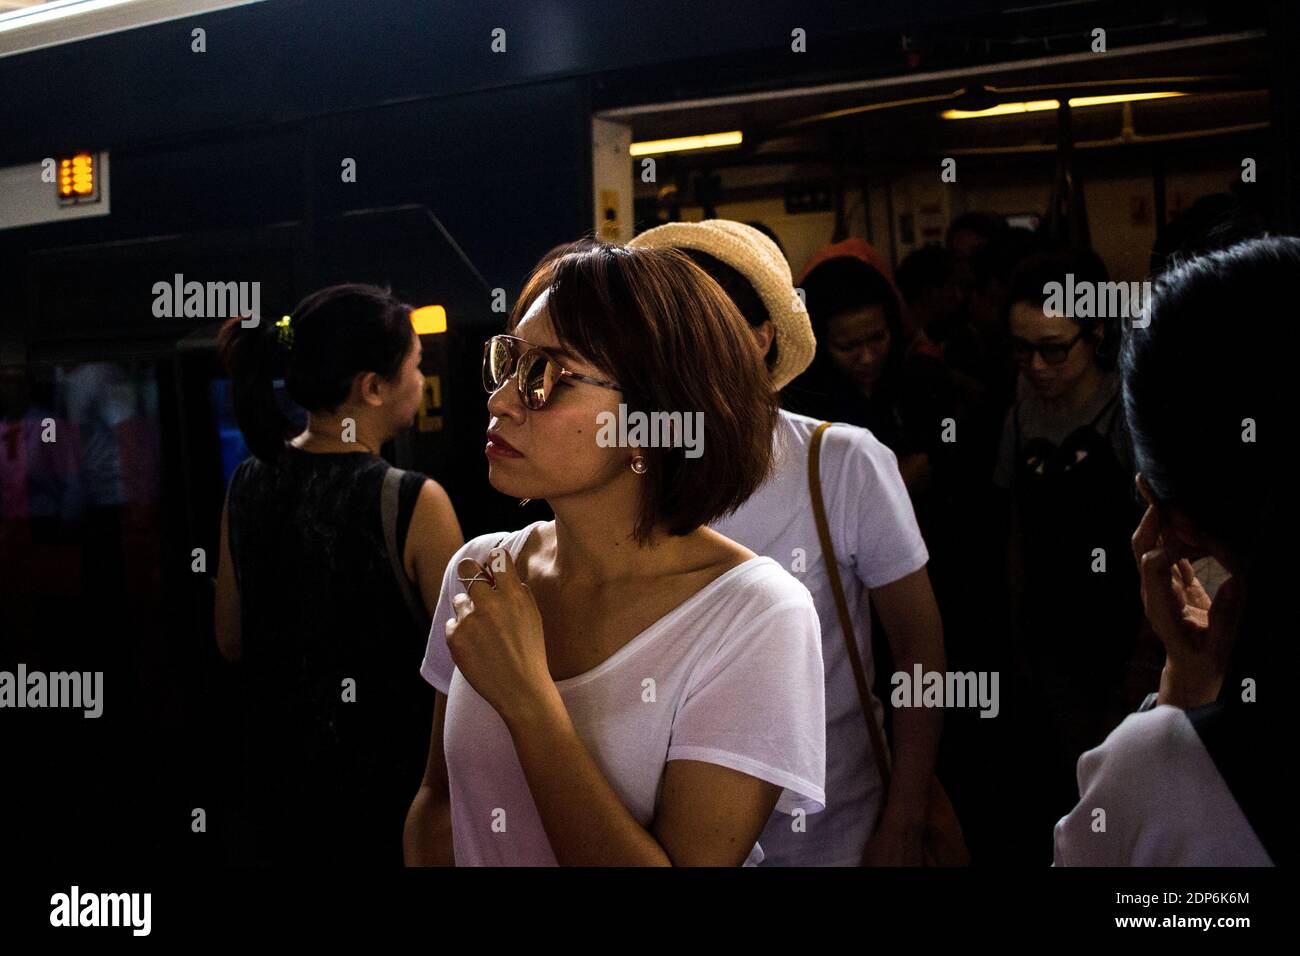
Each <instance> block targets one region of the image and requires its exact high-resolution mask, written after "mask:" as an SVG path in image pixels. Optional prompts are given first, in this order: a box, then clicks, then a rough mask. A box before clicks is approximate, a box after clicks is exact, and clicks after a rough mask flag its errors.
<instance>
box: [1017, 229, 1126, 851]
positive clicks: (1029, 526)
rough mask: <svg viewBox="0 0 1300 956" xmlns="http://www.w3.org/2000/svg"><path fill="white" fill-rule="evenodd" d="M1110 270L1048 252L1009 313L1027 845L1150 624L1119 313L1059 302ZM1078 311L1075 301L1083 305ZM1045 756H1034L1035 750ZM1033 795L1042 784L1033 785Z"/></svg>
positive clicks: (1109, 707)
mask: <svg viewBox="0 0 1300 956" xmlns="http://www.w3.org/2000/svg"><path fill="white" fill-rule="evenodd" d="M1069 274H1072V275H1073V276H1074V280H1073V281H1074V285H1075V287H1076V288H1082V287H1083V283H1085V282H1090V283H1101V282H1104V281H1106V278H1107V276H1106V270H1105V266H1104V265H1103V264H1102V262H1101V260H1100V259H1099V258H1097V256H1095V255H1094V254H1091V253H1074V252H1063V253H1050V254H1040V255H1037V256H1034V257H1031V258H1029V259H1027V260H1025V261H1024V262H1023V263H1021V265H1020V266H1019V267H1018V268H1017V270H1016V271H1015V273H1014V274H1013V275H1012V278H1011V283H1010V294H1009V314H1008V324H1009V331H1010V341H1011V348H1012V355H1013V357H1014V358H1015V360H1016V363H1017V365H1018V367H1019V369H1020V373H1021V375H1022V376H1023V380H1024V383H1025V391H1024V395H1023V397H1022V398H1021V399H1020V401H1018V402H1017V403H1016V404H1015V405H1014V406H1013V407H1012V408H1011V409H1010V410H1009V411H1008V413H1007V416H1006V420H1005V423H1004V426H1003V432H1002V441H1001V445H1000V448H999V452H998V459H997V463H996V466H995V471H994V475H993V481H994V484H995V485H997V486H998V487H999V488H1002V489H1004V491H1005V492H1007V493H1008V494H1007V499H1008V504H1009V514H1010V521H1009V547H1008V555H1009V565H1008V576H1009V582H1010V596H1011V603H1012V646H1011V648H1010V651H1011V655H1012V656H1011V663H1012V667H1013V673H1014V674H1016V675H1017V676H1018V677H1019V678H1020V680H1019V681H1018V682H1016V683H1014V684H1013V685H1012V686H1011V687H1010V688H1009V690H1010V691H1011V695H1010V696H1009V700H1008V704H1009V707H1008V716H1009V718H1010V721H1011V722H1012V724H1013V726H1014V727H1015V729H1016V730H1018V731H1024V733H1025V734H1026V735H1027V737H1026V739H1024V740H1021V741H1020V742H1019V744H1018V745H1015V746H1013V747H1012V748H1011V752H1012V753H1014V754H1017V755H1018V756H1016V757H1015V758H1013V759H1014V760H1015V761H1016V765H1017V766H1018V767H1020V768H1021V770H1022V771H1023V772H1024V773H1025V774H1026V775H1027V779H1026V780H1025V782H1024V785H1023V786H1022V787H1019V788H1018V790H1019V792H1021V793H1022V794H1024V795H1025V800H1026V802H1027V803H1028V805H1029V806H1028V809H1027V810H1026V814H1027V815H1025V814H1021V815H1018V819H1019V820H1020V821H1021V824H1022V825H1023V827H1024V829H1023V830H1022V831H1021V833H1022V834H1023V837H1024V839H1025V841H1026V846H1032V847H1033V849H1032V850H1028V851H1027V852H1030V853H1032V854H1033V858H1034V859H1041V855H1042V854H1041V849H1039V848H1040V847H1041V833H1042V828H1041V824H1042V823H1043V821H1044V820H1045V819H1047V818H1051V819H1056V818H1058V817H1059V815H1060V814H1061V813H1063V812H1064V809H1065V808H1068V807H1069V805H1070V804H1071V803H1072V802H1073V794H1074V765H1075V762H1076V761H1077V760H1078V757H1079V754H1081V753H1082V752H1083V751H1084V750H1086V749H1088V748H1090V747H1094V746H1096V745H1097V744H1098V743H1100V742H1101V740H1102V738H1103V737H1105V735H1106V734H1107V732H1108V731H1109V730H1110V729H1111V728H1112V727H1114V726H1115V724H1116V723H1118V721H1119V719H1120V717H1121V716H1122V714H1123V712H1124V709H1125V708H1124V703H1123V700H1122V690H1123V681H1124V669H1125V666H1126V664H1127V663H1128V661H1129V660H1130V659H1131V657H1132V655H1133V651H1134V647H1135V644H1136V641H1137V637H1138V632H1139V628H1140V624H1141V605H1140V602H1139V601H1138V597H1137V593H1138V592H1137V569H1136V567H1135V566H1134V564H1133V557H1132V554H1131V552H1130V549H1129V545H1128V543H1129V537H1130V536H1131V535H1132V529H1133V525H1134V523H1135V521H1136V519H1137V515H1138V512H1139V509H1138V507H1137V502H1136V500H1135V497H1134V494H1133V454H1132V451H1131V449H1130V443H1129V438H1128V432H1127V430H1126V428H1125V425H1124V415H1123V409H1122V407H1121V403H1120V397H1119V380H1118V377H1117V376H1116V375H1115V373H1114V371H1113V369H1114V367H1115V362H1114V355H1115V347H1114V346H1115V345H1116V344H1117V342H1118V337H1117V334H1116V331H1117V329H1118V325H1119V322H1120V321H1121V318H1120V317H1107V318H1095V317H1094V318H1086V317H1069V316H1066V315H1059V314H1056V311H1057V310H1056V309H1055V308H1054V307H1052V308H1048V291H1047V289H1048V288H1049V284H1050V283H1057V282H1059V283H1061V284H1062V286H1065V285H1066V284H1067V279H1066V277H1067V275H1069ZM1071 311H1072V310H1071ZM1024 753H1030V754H1033V755H1034V757H1033V759H1032V760H1031V761H1029V762H1028V763H1027V762H1026V761H1025V760H1024V757H1023V754H1024ZM1031 794H1032V796H1031Z"/></svg>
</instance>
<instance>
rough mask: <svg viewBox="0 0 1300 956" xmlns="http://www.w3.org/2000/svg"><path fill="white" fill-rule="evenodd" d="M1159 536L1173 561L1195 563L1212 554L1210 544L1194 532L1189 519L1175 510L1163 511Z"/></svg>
mask: <svg viewBox="0 0 1300 956" xmlns="http://www.w3.org/2000/svg"><path fill="white" fill-rule="evenodd" d="M1161 535H1162V537H1163V538H1164V542H1165V550H1166V551H1167V552H1169V554H1170V556H1171V557H1172V558H1173V559H1174V560H1175V561H1179V560H1181V559H1183V558H1186V559H1187V560H1189V561H1196V560H1198V559H1200V558H1203V557H1205V556H1206V555H1208V554H1210V553H1212V549H1211V547H1210V542H1208V541H1207V540H1206V539H1205V538H1204V537H1203V536H1202V535H1201V533H1200V532H1198V531H1197V530H1196V526H1195V525H1193V524H1192V522H1191V519H1190V518H1188V517H1187V515H1185V514H1183V513H1182V512H1181V511H1179V510H1178V509H1177V508H1172V507H1167V508H1165V509H1164V513H1163V517H1162V520H1161Z"/></svg>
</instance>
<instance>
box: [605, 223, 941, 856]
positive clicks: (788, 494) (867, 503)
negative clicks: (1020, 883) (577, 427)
mask: <svg viewBox="0 0 1300 956" xmlns="http://www.w3.org/2000/svg"><path fill="white" fill-rule="evenodd" d="M628 245H630V246H649V247H670V248H675V249H678V250H680V251H682V252H683V253H685V254H686V255H687V256H689V257H690V258H692V259H693V260H694V261H695V262H696V264H697V265H699V266H701V268H703V269H704V270H705V271H706V272H708V273H709V274H710V275H711V276H712V277H713V278H714V279H715V280H716V281H717V282H718V284H719V285H720V286H722V288H723V289H724V291H726V292H727V293H728V294H729V295H730V296H731V298H732V300H733V301H734V302H735V304H736V305H737V307H738V308H739V309H740V311H741V313H742V314H743V315H744V316H745V318H746V320H747V321H748V322H749V324H750V327H751V331H752V332H753V336H754V341H755V345H756V348H757V350H758V352H759V354H760V355H761V356H763V358H764V361H765V362H766V364H767V368H768V373H769V378H770V380H771V387H772V390H773V391H776V392H779V391H780V390H781V389H782V388H784V387H785V385H787V384H788V383H789V382H790V381H791V380H792V379H794V378H795V377H796V376H798V375H799V374H800V373H801V372H803V371H804V370H805V369H806V368H807V367H808V365H809V363H810V362H811V361H812V359H813V355H814V353H815V351H816V341H815V339H814V337H813V331H812V326H811V324H810V322H809V319H808V312H807V310H806V309H805V308H804V305H803V302H802V300H801V298H800V297H799V296H798V295H797V294H796V292H795V289H794V283H793V280H792V278H791V273H790V266H789V263H787V262H786V260H785V256H784V255H783V254H782V253H781V251H780V249H779V248H778V247H777V246H776V244H775V243H774V242H772V240H771V239H769V238H768V237H767V236H765V235H763V234H762V233H761V232H759V231H758V230H757V229H755V228H753V227H752V226H747V225H745V224H743V223H739V222H732V221H729V220H724V219H710V220H706V221H704V222H698V223H686V222H673V223H668V224H666V225H662V226H658V227H656V228H653V229H650V230H648V231H646V232H643V233H642V234H641V235H639V236H637V237H636V238H634V239H633V240H632V241H631V242H630V243H629V244H628ZM814 441H820V449H819V454H818V457H817V462H818V466H819V476H818V477H819V483H818V484H819V487H820V488H821V489H822V490H823V499H824V511H825V515H826V519H827V522H826V523H827V525H828V526H829V533H830V540H831V545H832V550H833V552H834V556H833V559H832V560H833V562H834V564H835V567H836V571H837V572H838V577H839V580H840V582H841V584H842V585H843V592H844V596H845V603H846V604H847V609H848V616H849V619H850V621H851V625H852V632H853V634H852V636H853V641H852V644H853V645H854V646H856V649H857V656H858V657H859V659H860V660H859V661H858V662H855V661H853V660H852V659H851V656H850V650H849V644H848V643H846V641H845V629H844V627H843V626H842V625H841V623H840V622H841V619H842V618H841V616H840V614H839V612H838V608H837V600H836V597H835V594H834V587H833V584H832V580H831V576H830V574H829V573H828V567H829V564H830V563H831V562H829V561H827V560H825V559H824V558H823V553H824V551H825V550H826V549H824V548H823V547H821V546H820V540H821V539H820V536H819V532H818V527H817V522H816V516H815V514H814V506H813V500H812V495H811V493H810V488H811V485H810V482H809V458H810V456H809V452H810V448H811V447H812V445H813V443H814ZM773 453H774V464H773V468H772V472H771V474H770V476H769V477H768V479H767V481H766V482H765V484H764V485H763V486H762V487H760V488H759V490H758V491H757V492H756V493H755V494H754V495H753V496H752V497H751V498H750V499H749V500H748V501H746V502H745V503H744V504H743V505H742V506H741V507H740V508H739V509H738V510H737V511H735V512H734V513H733V514H731V515H728V516H726V517H724V518H721V519H719V520H717V521H714V522H713V523H712V525H711V527H713V528H714V530H716V531H719V532H721V533H722V534H724V535H726V536H727V537H729V538H731V539H732V540H734V541H737V542H739V543H740V544H743V545H744V546H745V547H747V548H749V549H750V550H752V551H753V552H755V553H756V554H761V555H766V556H768V557H771V558H773V559H775V560H776V561H778V562H780V563H781V564H782V565H783V566H784V567H786V569H787V570H789V571H790V572H791V573H792V574H793V575H794V576H795V577H796V578H797V579H798V580H800V581H801V582H802V583H803V584H804V585H805V586H806V587H807V588H808V590H809V592H810V593H811V594H812V596H813V601H814V604H815V606H816V609H817V614H818V617H819V619H820V621H821V631H822V656H823V662H824V673H825V679H826V788H825V792H826V809H825V810H824V811H823V812H822V813H820V814H817V815H815V816H808V817H805V818H800V817H797V816H796V817H793V818H792V817H790V816H788V815H785V814H780V813H774V814H773V815H772V817H771V818H770V819H769V821H768V824H767V826H766V827H765V829H764V831H763V835H762V845H763V849H764V852H765V854H766V857H765V859H764V861H763V865H777V866H781V865H787V866H789V865H794V866H801V865H802V866H820V865H825V866H858V865H862V864H866V865H908V864H920V863H921V862H922V833H923V826H924V823H925V817H926V803H927V798H928V795H929V792H930V787H931V779H932V777H933V773H934V764H935V759H936V756H937V752H938V746H939V732H940V727H941V723H942V714H941V712H940V711H939V710H938V709H934V708H901V709H899V710H898V711H896V713H895V715H894V731H895V735H894V741H895V745H894V766H893V772H892V774H891V775H890V780H889V783H888V786H886V785H885V783H884V779H883V776H882V773H881V770H880V769H878V767H879V761H878V760H877V757H878V756H881V755H878V754H877V753H875V752H874V743H873V741H878V740H880V739H882V735H881V734H879V733H876V732H875V731H873V730H872V729H871V728H869V727H868V725H867V722H866V721H864V719H863V717H864V711H863V703H862V702H863V699H864V696H863V695H862V692H861V690H860V689H859V687H858V686H857V683H858V681H857V679H856V675H855V670H856V671H858V673H861V672H862V671H865V676H866V680H867V682H868V684H870V682H872V681H873V680H874V667H873V666H872V656H871V610H870V609H871V606H873V605H874V606H875V608H876V611H877V613H878V614H879V616H880V620H881V622H882V623H883V625H884V628H885V632H886V636H887V637H888V639H889V642H890V646H891V648H892V650H893V656H894V661H895V666H896V669H897V670H898V671H899V672H904V673H907V674H911V673H912V670H913V667H914V666H917V665H919V666H920V668H921V670H922V671H923V672H925V673H931V672H943V671H944V669H945V667H946V662H945V659H944V650H943V625H942V622H941V620H940V616H939V609H938V607H937V605H936V603H935V599H934V594H933V591H932V590H931V587H930V580H929V576H928V573H927V571H926V564H927V562H928V560H929V552H928V551H927V549H926V545H925V542H924V540H922V537H921V533H920V530H919V529H918V527H917V523H916V517H915V515H914V513H913V511H912V504H911V501H910V499H909V497H908V493H907V489H906V487H905V486H904V484H903V479H902V477H901V475H900V474H899V470H898V462H897V459H896V458H895V456H894V453H893V452H891V451H890V450H889V449H888V448H887V447H885V446H884V445H883V444H881V443H880V442H879V441H877V440H876V438H875V437H874V436H873V435H872V434H871V432H869V431H867V430H866V429H864V428H858V427H856V426H853V425H844V424H838V423H837V424H834V425H832V426H831V427H829V428H827V429H825V430H824V432H822V430H820V429H819V422H818V421H817V420H816V419H814V418H808V417H806V416H803V415H796V414H793V413H790V412H788V411H785V410H784V409H782V410H781V411H780V414H779V418H778V421H777V426H776V429H775V431H774V434H773ZM858 663H860V664H861V667H857V666H855V665H856V664H858ZM865 700H866V701H868V702H869V703H868V705H867V707H868V709H869V711H870V713H869V715H868V719H869V720H871V721H874V722H875V725H876V730H878V729H879V728H880V727H881V726H882V722H883V716H884V711H883V708H882V707H881V705H880V703H879V702H878V700H876V699H874V695H870V694H869V693H868V694H866V695H865Z"/></svg>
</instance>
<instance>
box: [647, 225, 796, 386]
mask: <svg viewBox="0 0 1300 956" xmlns="http://www.w3.org/2000/svg"><path fill="white" fill-rule="evenodd" d="M628 245H629V246H640V247H645V248H654V249H666V248H671V249H696V250H698V251H700V252H707V253H708V254H709V255H711V256H713V257H714V258H715V259H717V260H719V261H720V262H725V263H726V264H727V265H729V266H731V268H733V269H735V270H736V271H737V272H739V273H740V274H741V275H743V276H744V277H745V278H746V279H748V280H749V284H750V285H752V286H753V287H754V291H755V292H757V293H758V297H759V299H760V300H762V302H763V305H764V307H765V308H766V309H767V315H768V318H770V319H771V320H772V328H773V329H774V330H775V331H776V364H775V365H774V366H773V367H772V372H771V379H772V390H773V391H780V390H781V389H782V388H784V387H785V386H786V385H787V384H789V383H790V381H791V380H793V379H794V378H795V376H797V375H798V374H799V373H800V372H802V371H803V370H804V369H806V368H807V367H808V365H809V364H810V363H811V362H812V360H813V353H814V352H816V351H817V341H816V340H815V339H814V338H813V331H812V324H811V323H810V322H809V321H808V310H807V309H806V308H804V304H803V300H802V299H800V298H799V296H798V295H796V294H795V291H794V279H793V278H792V277H791V275H790V263H788V262H786V261H785V256H783V255H782V254H781V250H780V249H779V248H777V245H776V243H775V242H773V241H772V240H771V239H769V238H768V237H767V236H765V235H763V234H762V233H761V232H759V231H758V230H757V229H755V228H754V227H753V226H747V225H745V224H744V223H743V222H733V221H731V220H730V219H706V220H704V221H703V222H670V223H667V224H665V225H662V226H656V227H655V228H654V229H647V230H646V231H645V232H643V233H641V235H639V236H637V237H636V238H635V239H633V240H632V241H631V242H629V243H628Z"/></svg>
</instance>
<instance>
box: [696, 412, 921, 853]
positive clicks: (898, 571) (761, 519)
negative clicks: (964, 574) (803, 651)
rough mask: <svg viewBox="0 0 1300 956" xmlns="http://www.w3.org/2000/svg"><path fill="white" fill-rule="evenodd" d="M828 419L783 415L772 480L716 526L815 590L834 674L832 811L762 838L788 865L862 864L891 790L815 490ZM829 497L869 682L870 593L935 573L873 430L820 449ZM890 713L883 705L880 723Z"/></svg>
mask: <svg viewBox="0 0 1300 956" xmlns="http://www.w3.org/2000/svg"><path fill="white" fill-rule="evenodd" d="M819 424H820V422H818V421H817V420H816V419H814V418H808V417H807V416H805V415H795V414H792V413H790V412H787V411H782V412H781V414H780V419H779V421H778V423H777V427H776V432H775V434H774V435H773V442H774V448H773V453H774V455H775V461H774V462H773V467H772V474H771V475H770V476H769V477H768V480H767V481H766V482H765V483H764V484H763V486H762V487H761V488H759V490H758V491H757V492H756V493H755V494H754V496H753V497H751V498H750V499H749V500H748V501H746V502H745V503H744V504H743V505H742V506H741V507H740V510H738V511H737V512H736V513H735V514H733V515H729V516H728V517H726V518H723V519H722V520H720V521H716V522H714V523H713V525H712V527H713V528H714V530H716V531H719V532H721V533H722V534H725V535H726V536H727V537H728V538H731V539H732V540H733V541H736V542H738V543H739V544H742V545H744V546H745V547H747V548H749V549H750V550H751V551H753V552H754V553H755V554H762V555H766V556H768V557H770V558H772V559H774V560H776V561H778V562H780V564H781V565H782V566H784V567H786V568H789V569H790V570H791V573H792V574H793V575H794V576H795V577H796V578H798V579H799V580H800V581H802V582H803V583H804V585H805V586H807V588H808V590H809V591H810V592H811V593H812V597H813V603H814V605H815V606H816V608H817V615H818V617H819V618H820V619H821V634H822V659H823V661H824V664H825V673H826V796H827V803H826V811H825V812H824V813H820V814H818V815H817V816H816V817H810V818H808V819H807V820H806V821H804V823H805V824H806V829H805V830H802V831H800V830H796V829H795V828H794V827H793V826H792V825H791V824H792V821H791V820H790V819H789V818H784V817H781V816H779V815H775V814H774V815H773V817H772V819H771V821H769V823H768V825H767V828H766V829H765V830H764V831H763V836H762V840H761V842H762V845H763V852H764V854H765V857H766V859H765V863H766V864H769V865H777V866H858V865H860V863H861V860H862V849H863V847H864V846H865V845H866V842H867V838H868V837H869V836H870V834H871V826H872V823H873V821H874V820H875V818H876V814H877V812H878V810H879V807H880V805H881V804H882V803H883V802H884V798H885V793H884V787H883V785H882V781H881V779H880V775H879V773H878V772H877V771H876V762H875V758H874V757H873V756H872V753H871V738H870V736H869V735H868V734H867V725H866V721H865V720H864V719H863V716H862V708H861V705H860V703H859V701H858V689H857V684H856V683H855V682H854V679H853V667H852V665H851V664H850V663H849V655H848V652H847V651H846V650H845V647H844V631H843V628H841V627H840V618H839V612H838V611H836V609H835V597H834V595H833V594H832V592H831V581H830V576H829V574H828V571H827V566H826V562H825V561H824V560H823V557H822V552H821V545H820V543H819V539H818V537H817V523H816V520H815V519H814V517H813V510H812V497H811V496H810V493H809V488H808V446H809V445H810V444H811V442H812V433H813V431H814V430H815V429H816V428H817V426H818V425H819ZM820 468H821V482H822V498H823V500H824V501H825V503H826V521H827V524H828V525H829V526H830V532H831V543H832V544H833V545H834V547H835V559H836V561H837V562H838V564H839V574H840V581H841V582H842V585H843V588H844V597H845V599H846V600H847V601H848V605H849V613H850V615H851V617H852V619H853V632H854V635H855V636H856V638H857V642H858V650H859V652H860V654H861V655H862V664H863V667H864V668H865V669H866V672H867V680H868V681H874V680H875V666H874V663H873V661H872V657H871V611H870V604H869V602H868V599H867V596H866V593H865V592H864V591H863V587H864V586H865V587H868V588H878V587H883V586H884V585H886V584H892V583H893V582H894V581H897V580H898V579H899V578H903V577H906V576H907V575H909V574H911V573H912V572H914V571H916V570H918V569H920V568H922V567H924V566H925V563H926V562H927V561H928V560H929V557H930V555H929V552H928V551H927V550H926V547H925V542H924V541H923V540H922V538H921V531H920V529H919V528H918V527H917V525H916V515H915V514H914V513H913V511H912V501H911V499H910V498H909V497H908V494H907V488H906V486H905V485H904V484H903V478H902V476H901V475H900V474H899V473H898V459H897V458H896V457H895V455H894V453H893V452H892V451H890V450H889V449H888V448H887V447H885V446H884V445H882V444H881V443H880V442H879V441H877V440H876V438H875V436H874V435H872V434H871V432H869V431H868V430H867V429H865V428H858V427H857V426H855V425H843V424H836V425H834V426H833V427H831V428H828V429H826V433H825V434H824V435H823V436H822V447H821V461H820ZM883 719H884V708H883V706H882V704H881V702H880V700H877V701H876V720H877V722H878V723H880V722H881V721H883Z"/></svg>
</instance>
